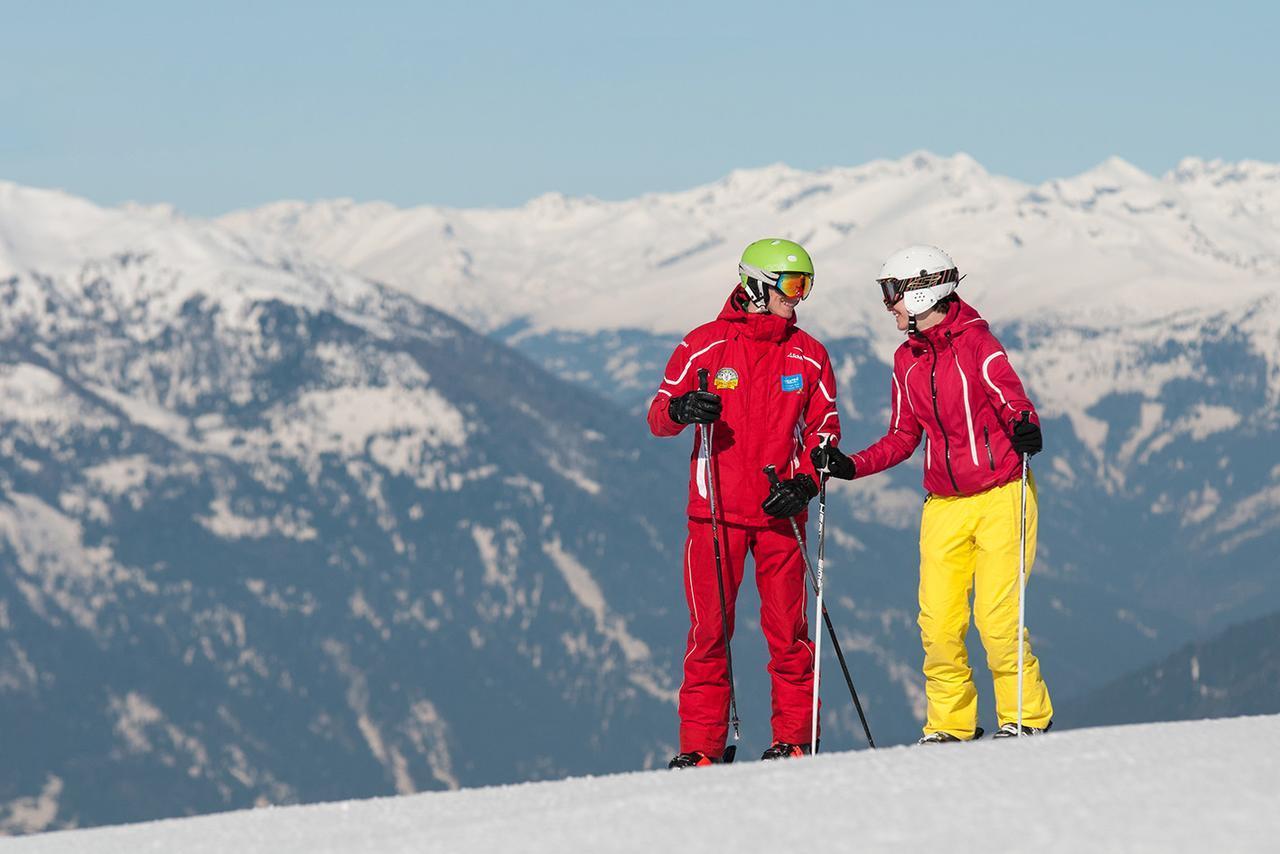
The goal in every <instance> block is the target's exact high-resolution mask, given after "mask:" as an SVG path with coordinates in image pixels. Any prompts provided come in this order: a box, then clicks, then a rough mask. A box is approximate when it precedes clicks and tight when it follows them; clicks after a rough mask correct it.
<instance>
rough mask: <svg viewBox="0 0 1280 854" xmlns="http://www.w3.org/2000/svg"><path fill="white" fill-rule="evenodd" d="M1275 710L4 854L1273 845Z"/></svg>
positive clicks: (1279, 727) (610, 781) (38, 843)
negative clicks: (1272, 713)
mask: <svg viewBox="0 0 1280 854" xmlns="http://www.w3.org/2000/svg"><path fill="white" fill-rule="evenodd" d="M1278 755H1280V716H1267V717H1252V718H1233V719H1224V720H1215V721H1195V722H1187V723H1165V724H1146V725H1141V726H1132V727H1112V728H1106V729H1093V730H1076V731H1072V732H1061V733H1054V734H1052V735H1050V736H1049V737H1046V738H1042V739H1034V740H1024V741H1022V742H1021V743H1014V742H1008V741H1006V742H991V741H985V742H980V743H977V744H974V745H958V746H954V747H941V748H914V747H898V748H890V749H881V750H879V751H874V752H873V751H860V752H854V753H840V754H830V755H825V756H819V757H817V758H816V759H814V760H809V761H796V762H784V763H774V764H769V765H763V764H761V763H758V762H750V763H742V764H738V765H734V766H729V767H721V768H713V769H707V770H698V771H685V772H679V773H675V772H666V771H658V772H640V773H634V774H620V775H616V776H611V777H596V778H591V777H587V778H578V779H571V780H563V781H559V782H549V783H535V784H525V785H519V786H504V787H497V788H486V789H470V790H463V791H458V792H444V793H436V794H425V795H414V796H410V797H400V798H384V799H379V800H370V801H351V802H345V803H335V804H321V805H315V806H301V807H286V808H275V809H261V810H254V811H250V812H238V813H225V814H222V815H215V816H206V817H201V818H193V819H179V820H172V821H163V822H155V823H151V824H140V825H132V826H126V827H109V828H100V829H97V830H86V831H70V832H64V833H54V834H46V835H43V836H31V837H26V838H22V839H14V840H10V841H8V842H5V843H0V851H4V852H6V854H7V852H10V851H12V852H46V854H69V852H82V851H93V852H101V854H115V852H120V854H125V852H128V854H138V852H148V851H157V852H159V851H163V852H183V854H204V853H205V852H210V854H212V852H228V851H234V852H236V854H252V852H272V854H293V852H298V854H303V852H305V854H325V852H332V853H333V854H339V852H340V854H354V853H355V852H378V854H394V852H422V851H447V852H471V851H475V852H492V851H520V852H555V854H561V852H566V851H638V852H646V854H651V852H655V851H664V850H672V851H679V852H693V851H715V852H724V851H727V852H734V854H751V852H768V854H778V852H796V851H806V850H814V851H822V852H835V851H860V852H861V851H931V852H936V851H945V852H948V854H952V852H964V851H981V852H984V854H992V852H1002V851H1036V852H1045V851H1071V852H1079V851H1161V852H1168V851H1233V852H1238V851H1275V850H1277V849H1276V846H1277V840H1280V788H1277V786H1276V785H1275V779H1276V756H1278Z"/></svg>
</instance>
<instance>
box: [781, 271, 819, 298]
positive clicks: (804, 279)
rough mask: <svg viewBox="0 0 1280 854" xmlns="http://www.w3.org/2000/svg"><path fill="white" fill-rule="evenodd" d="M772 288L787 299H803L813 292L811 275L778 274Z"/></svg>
mask: <svg viewBox="0 0 1280 854" xmlns="http://www.w3.org/2000/svg"><path fill="white" fill-rule="evenodd" d="M773 286H774V287H775V288H777V289H778V290H780V291H782V295H783V296H784V297H787V298H788V299H804V298H805V297H807V296H809V291H811V290H813V274H812V273H779V274H778V281H776V282H774V283H773Z"/></svg>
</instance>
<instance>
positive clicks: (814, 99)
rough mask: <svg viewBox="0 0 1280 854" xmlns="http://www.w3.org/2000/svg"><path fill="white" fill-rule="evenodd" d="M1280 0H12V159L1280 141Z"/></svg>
mask: <svg viewBox="0 0 1280 854" xmlns="http://www.w3.org/2000/svg"><path fill="white" fill-rule="evenodd" d="M1278 44H1280V4H1275V3H1267V2H1255V3H1239V2H1214V3H1201V4H1189V3H1182V2H1175V1H1174V0H1171V2H1166V3H1122V2H1110V3H1094V2H1071V3H1039V2H1022V3H981V2H976V0H975V2H968V3H955V2H952V3H909V2H891V0H888V1H887V2H878V3H871V4H862V3H835V2H831V3H823V2H799V1H798V0H797V2H790V3H787V2H774V3H752V2H739V3H730V2H706V3H698V2H694V0H690V2H686V3H680V2H667V0H632V2H607V0H600V2H594V3H589V2H581V3H567V2H556V0H543V2H536V3H535V2H529V3H495V2H485V0H469V1H468V0H454V2H448V3H430V2H420V3H407V2H405V3H400V2H364V3H337V2H309V3H290V2H267V0H259V2H251V3H245V2H236V1H235V0H222V2H207V0H205V2H182V0H168V2H129V0H116V2H111V3H106V2H94V3H89V2H83V3H71V2H56V0H42V1H41V2H32V0H0V179H7V180H11V181H18V182H20V183H24V184H31V185H37V186H52V187H62V188H65V189H67V190H69V191H71V192H74V193H77V194H80V195H85V196H88V197H89V198H91V199H94V200H95V201H98V202H101V203H110V204H115V203H118V202H121V201H124V200H129V199H135V200H139V201H145V202H160V201H167V202H172V203H174V204H176V205H177V206H178V207H179V208H181V209H183V210H186V211H188V212H191V213H194V214H215V213H221V212H223V211H226V210H230V209H233V208H237V207H245V206H250V205H256V204H260V203H263V202H266V201H271V200H275V199H281V198H299V199H317V198H330V197H337V196H351V197H354V198H356V199H360V200H370V199H386V200H388V201H392V202H395V203H397V204H401V205H408V204H422V203H432V204H444V205H451V206H508V205H517V204H520V203H522V202H524V201H525V200H527V199H529V198H531V197H533V196H536V195H538V194H541V193H543V192H547V191H551V190H558V191H560V192H564V193H568V194H572V195H584V194H589V195H594V196H597V197H600V198H606V199H616V198H626V197H630V196H634V195H638V194H640V193H643V192H648V191H663V190H675V189H682V188H687V187H690V186H694V185H697V184H701V183H705V182H708V181H713V180H716V179H718V178H720V177H722V176H723V175H724V174H725V173H727V172H728V171H730V170H731V169H734V168H738V167H750V166H760V165H764V164H768V163H774V162H778V161H782V162H786V163H789V164H791V165H793V166H797V167H801V168H818V167H823V166H834V165H855V164H858V163H862V162H865V161H867V160H870V159H872V158H875V157H897V156H901V155H903V154H906V153H908V152H910V151H913V150H916V149H920V148H925V149H929V150H932V151H935V152H937V153H940V154H951V153H954V152H956V151H965V152H968V153H969V154H971V155H973V156H974V157H975V158H977V159H978V160H979V161H980V162H982V163H983V164H984V165H985V166H986V167H987V168H988V169H989V170H991V171H993V172H999V173H1002V174H1006V175H1012V176H1014V177H1016V178H1020V179H1023V180H1029V181H1040V180H1043V179H1045V178H1049V177H1056V176H1062V175H1068V174H1072V173H1075V172H1079V171H1081V170H1083V169H1086V168H1088V167H1089V166H1092V165H1093V164H1095V163H1097V162H1098V161H1100V160H1102V159H1104V158H1105V157H1107V156H1109V155H1111V154H1118V155H1120V156H1121V157H1124V158H1125V159H1127V160H1130V161H1132V162H1133V163H1135V164H1137V165H1138V166H1140V167H1142V168H1143V169H1146V170H1147V171H1149V172H1153V173H1157V174H1159V173H1162V172H1164V171H1165V170H1167V169H1169V168H1170V167H1172V166H1173V165H1174V164H1175V163H1176V162H1177V161H1178V160H1179V159H1180V158H1181V157H1183V156H1185V155H1199V156H1202V157H1221V158H1225V159H1233V160H1234V159H1242V158H1255V159H1260V160H1271V161H1280V47H1277V45H1278Z"/></svg>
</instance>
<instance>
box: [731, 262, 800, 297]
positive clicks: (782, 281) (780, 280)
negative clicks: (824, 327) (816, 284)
mask: <svg viewBox="0 0 1280 854" xmlns="http://www.w3.org/2000/svg"><path fill="white" fill-rule="evenodd" d="M738 272H739V273H741V274H742V275H743V276H745V277H747V278H749V279H755V280H756V281H758V282H760V283H762V284H763V285H765V287H770V288H776V289H777V290H778V291H779V292H781V294H782V295H783V296H784V297H786V298H787V299H805V298H806V297H808V296H809V291H811V290H813V274H812V273H793V272H789V271H785V270H784V271H782V272H780V273H774V272H771V271H769V270H761V269H759V268H758V267H752V266H751V265H750V264H739V265H738Z"/></svg>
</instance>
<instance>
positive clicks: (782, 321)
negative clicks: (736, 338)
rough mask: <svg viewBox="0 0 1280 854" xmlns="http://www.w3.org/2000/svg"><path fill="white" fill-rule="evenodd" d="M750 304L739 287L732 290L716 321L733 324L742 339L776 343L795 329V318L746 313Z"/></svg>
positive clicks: (793, 316)
mask: <svg viewBox="0 0 1280 854" xmlns="http://www.w3.org/2000/svg"><path fill="white" fill-rule="evenodd" d="M750 304H751V302H750V300H749V299H748V298H747V292H746V291H745V290H744V289H743V287H742V286H741V285H739V286H738V287H736V288H734V289H733V293H731V294H729V298H728V299H727V300H725V303H724V308H722V309H721V310H720V316H719V318H718V319H720V320H724V321H727V322H729V323H731V324H733V329H734V330H735V331H736V332H737V333H738V335H740V336H742V337H744V338H751V339H753V340H756V341H768V342H772V343H778V342H780V341H784V340H786V338H787V337H788V336H789V335H790V334H791V330H792V329H794V328H795V325H796V316H795V315H794V314H792V315H791V316H790V317H779V316H778V315H776V314H772V313H769V314H756V313H754V312H750V311H747V306H749V305H750Z"/></svg>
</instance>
